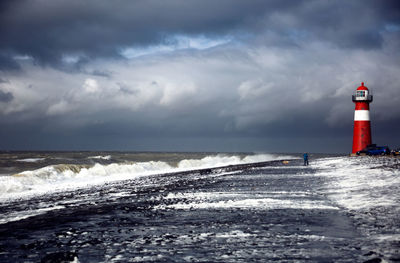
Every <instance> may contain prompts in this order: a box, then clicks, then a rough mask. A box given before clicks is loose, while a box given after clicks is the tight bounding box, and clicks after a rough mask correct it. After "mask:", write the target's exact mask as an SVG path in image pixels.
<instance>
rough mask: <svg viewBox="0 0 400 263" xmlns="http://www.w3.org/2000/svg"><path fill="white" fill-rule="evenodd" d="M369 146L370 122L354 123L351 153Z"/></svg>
mask: <svg viewBox="0 0 400 263" xmlns="http://www.w3.org/2000/svg"><path fill="white" fill-rule="evenodd" d="M369 144H371V122H370V121H354V132H353V151H352V152H353V153H356V152H358V151H361V150H362V149H364V148H365V147H367V146H368V145H369Z"/></svg>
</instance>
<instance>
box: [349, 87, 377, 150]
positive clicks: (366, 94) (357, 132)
mask: <svg viewBox="0 0 400 263" xmlns="http://www.w3.org/2000/svg"><path fill="white" fill-rule="evenodd" d="M352 99H353V102H354V103H355V104H356V109H355V111H354V131H353V150H352V153H356V152H358V151H361V150H362V149H364V148H365V147H367V145H369V144H371V122H370V119H369V104H370V103H371V102H372V94H371V92H370V91H369V90H368V88H367V87H365V86H364V82H361V86H360V87H358V88H357V90H356V92H355V94H354V95H353V96H352Z"/></svg>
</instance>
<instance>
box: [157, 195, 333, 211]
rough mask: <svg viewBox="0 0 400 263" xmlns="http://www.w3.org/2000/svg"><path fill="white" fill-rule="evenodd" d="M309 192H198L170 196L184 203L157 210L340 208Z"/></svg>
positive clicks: (168, 197) (160, 206) (158, 207)
mask: <svg viewBox="0 0 400 263" xmlns="http://www.w3.org/2000/svg"><path fill="white" fill-rule="evenodd" d="M311 196H312V193H309V192H282V191H277V192H262V193H254V192H240V193H238V192H195V193H178V194H174V193H169V194H168V195H167V196H166V197H164V198H165V199H177V200H179V199H181V200H184V202H182V203H176V204H171V205H159V206H156V207H155V208H154V209H184V210H190V209H231V208H241V209H286V208H293V209H333V210H337V209H339V208H338V207H337V206H335V205H333V204H332V203H330V202H329V201H327V200H310V199H307V198H298V197H311Z"/></svg>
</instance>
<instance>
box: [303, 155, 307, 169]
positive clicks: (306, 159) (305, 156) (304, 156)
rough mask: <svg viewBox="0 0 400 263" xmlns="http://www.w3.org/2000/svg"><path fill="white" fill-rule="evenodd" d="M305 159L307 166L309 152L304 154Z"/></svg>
mask: <svg viewBox="0 0 400 263" xmlns="http://www.w3.org/2000/svg"><path fill="white" fill-rule="evenodd" d="M303 159H304V166H307V165H308V154H307V153H304V154H303Z"/></svg>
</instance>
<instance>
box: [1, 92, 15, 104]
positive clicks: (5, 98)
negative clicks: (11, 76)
mask: <svg viewBox="0 0 400 263" xmlns="http://www.w3.org/2000/svg"><path fill="white" fill-rule="evenodd" d="M13 99H14V96H13V94H12V93H11V92H4V91H2V90H0V102H10V101H12V100H13Z"/></svg>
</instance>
